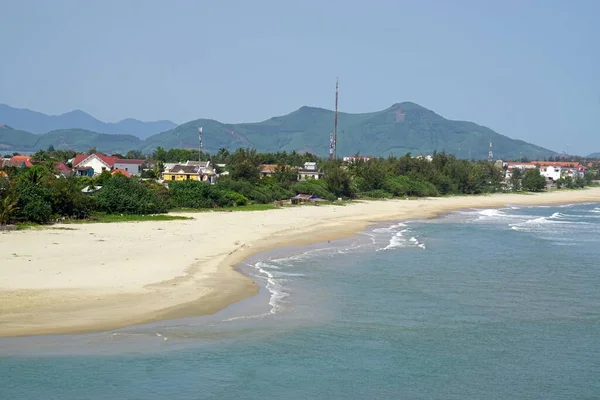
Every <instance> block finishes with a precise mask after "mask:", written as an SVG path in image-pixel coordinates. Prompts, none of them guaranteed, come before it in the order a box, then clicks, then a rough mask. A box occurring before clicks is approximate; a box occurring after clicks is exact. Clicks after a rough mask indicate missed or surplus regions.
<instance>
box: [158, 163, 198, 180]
mask: <svg viewBox="0 0 600 400" xmlns="http://www.w3.org/2000/svg"><path fill="white" fill-rule="evenodd" d="M199 169H200V167H198V166H197V165H179V164H178V165H175V166H174V167H173V168H171V169H170V170H168V171H165V172H163V180H165V181H166V182H172V181H189V180H194V181H198V180H200V173H199Z"/></svg>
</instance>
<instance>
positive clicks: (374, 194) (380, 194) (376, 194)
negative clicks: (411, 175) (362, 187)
mask: <svg viewBox="0 0 600 400" xmlns="http://www.w3.org/2000/svg"><path fill="white" fill-rule="evenodd" d="M363 196H364V197H366V198H369V199H391V198H392V197H393V196H392V195H391V194H390V193H389V192H386V191H385V190H381V189H375V190H370V191H368V192H365V193H363Z"/></svg>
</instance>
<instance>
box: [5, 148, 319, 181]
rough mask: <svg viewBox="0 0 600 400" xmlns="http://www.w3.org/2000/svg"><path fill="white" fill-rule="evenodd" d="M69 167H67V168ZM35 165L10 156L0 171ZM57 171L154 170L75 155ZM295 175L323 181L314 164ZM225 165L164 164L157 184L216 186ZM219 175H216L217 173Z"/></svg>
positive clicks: (271, 169)
mask: <svg viewBox="0 0 600 400" xmlns="http://www.w3.org/2000/svg"><path fill="white" fill-rule="evenodd" d="M67 164H69V165H70V167H69V166H68V165H67ZM33 165H34V162H33V161H32V159H31V156H13V157H12V158H5V159H0V168H1V167H8V166H12V167H19V168H30V167H32V166H33ZM55 166H56V170H57V171H58V173H59V174H60V175H62V176H65V177H66V176H89V177H93V176H98V175H100V174H102V173H103V172H105V171H109V172H110V173H111V174H113V175H116V174H122V175H124V176H126V177H131V176H141V175H142V172H143V171H144V169H148V168H151V167H153V164H152V163H151V162H149V161H147V160H132V159H122V158H119V157H115V156H108V155H105V154H100V153H94V154H77V155H76V156H75V157H74V158H73V159H71V160H69V162H68V163H63V162H56V163H55ZM278 167H279V166H278V165H277V164H262V165H260V167H259V170H260V176H261V178H264V177H269V176H273V175H274V174H275V173H276V171H277V168H278ZM285 167H287V168H289V169H290V170H292V171H295V172H296V174H297V176H298V180H299V181H307V180H311V179H320V178H322V172H321V171H320V170H319V168H318V166H317V163H316V162H306V163H304V165H303V166H302V167H293V166H289V165H288V166H285ZM225 168H226V165H225V164H216V165H213V164H211V162H210V161H185V162H180V163H165V164H164V171H163V172H162V176H161V177H160V179H159V181H160V182H162V183H165V184H167V185H168V183H169V182H177V181H185V180H197V181H202V182H207V183H216V181H217V179H218V178H219V176H224V175H228V174H229V172H228V171H226V170H225ZM219 170H220V171H222V172H220V173H219V172H217V171H219Z"/></svg>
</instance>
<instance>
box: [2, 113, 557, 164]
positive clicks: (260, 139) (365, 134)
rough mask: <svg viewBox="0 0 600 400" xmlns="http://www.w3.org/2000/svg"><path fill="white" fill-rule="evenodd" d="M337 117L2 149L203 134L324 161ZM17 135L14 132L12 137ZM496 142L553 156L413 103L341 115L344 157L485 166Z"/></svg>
mask: <svg viewBox="0 0 600 400" xmlns="http://www.w3.org/2000/svg"><path fill="white" fill-rule="evenodd" d="M333 117H334V113H333V111H330V110H325V109H322V108H314V107H301V108H300V109H298V110H296V111H294V112H292V113H290V114H287V115H284V116H279V117H274V118H271V119H268V120H266V121H262V122H255V123H241V124H225V123H221V122H218V121H215V120H210V119H198V120H195V121H190V122H187V123H185V124H182V125H180V126H177V127H176V128H174V129H171V130H169V131H166V132H162V133H159V134H156V135H153V136H150V137H149V138H147V139H146V140H139V139H137V138H136V137H133V136H119V135H106V134H99V133H94V132H90V131H83V130H74V129H70V130H59V131H53V132H50V133H49V134H47V135H38V136H37V137H38V140H37V141H36V142H35V143H34V144H32V138H31V136H29V135H31V134H27V132H25V133H21V134H20V135H22V143H21V142H20V141H19V139H17V138H14V137H13V138H11V139H10V140H9V139H5V140H4V141H0V146H2V145H4V146H7V145H8V146H9V147H10V148H12V149H14V150H16V151H17V150H22V151H25V150H35V149H40V148H41V149H45V148H47V147H48V146H49V145H50V144H52V145H53V146H54V147H55V148H67V147H69V146H71V147H72V148H75V149H77V150H87V149H88V148H90V147H96V148H97V149H98V150H100V151H105V152H113V151H120V152H123V151H127V150H130V149H139V150H143V151H145V152H150V151H152V150H153V149H155V148H156V147H158V146H161V147H163V148H165V149H168V148H174V147H179V148H196V147H197V146H198V128H199V127H203V131H204V138H203V144H204V148H205V150H207V151H209V152H216V151H218V150H219V149H220V148H227V149H229V150H233V149H236V148H238V147H254V148H256V149H258V150H259V151H283V150H286V151H292V150H296V151H308V152H313V153H317V154H319V155H321V156H326V155H327V153H328V149H329V132H331V130H332V129H333ZM16 134H17V133H16V132H14V133H13V134H12V135H13V136H14V135H16ZM5 136H7V135H5ZM8 136H10V135H8ZM8 136H7V137H8ZM0 138H1V136H0ZM490 140H491V141H492V142H493V146H494V148H493V149H494V156H495V157H496V158H503V159H515V158H519V157H528V158H532V159H533V158H539V159H543V158H546V157H548V156H551V155H553V154H555V153H554V152H553V151H551V150H548V149H544V148H542V147H539V146H536V145H533V144H530V143H527V142H524V141H521V140H514V139H511V138H509V137H506V136H503V135H500V134H498V133H496V132H494V131H492V130H491V129H489V128H486V127H483V126H480V125H477V124H474V123H472V122H465V121H451V120H447V119H445V118H443V117H441V116H439V115H438V114H436V113H434V112H433V111H431V110H428V109H426V108H423V107H421V106H419V105H417V104H414V103H408V102H407V103H399V104H394V105H393V106H392V107H390V108H388V109H386V110H382V111H377V112H372V113H365V114H348V113H340V114H339V126H338V155H339V156H344V155H352V154H355V153H357V152H360V153H361V154H364V155H371V156H387V155H390V154H394V155H397V156H401V155H404V154H406V153H407V152H411V153H412V154H414V155H416V154H428V153H432V152H433V151H436V150H437V151H446V152H448V153H454V154H456V155H457V156H458V157H462V158H476V159H482V158H487V155H488V148H489V141H490ZM19 146H26V147H28V148H27V149H26V148H19ZM5 148H7V147H5Z"/></svg>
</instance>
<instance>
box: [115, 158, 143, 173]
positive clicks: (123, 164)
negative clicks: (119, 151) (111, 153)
mask: <svg viewBox="0 0 600 400" xmlns="http://www.w3.org/2000/svg"><path fill="white" fill-rule="evenodd" d="M144 163H145V161H144V160H123V159H121V160H117V161H115V164H114V168H115V169H122V170H124V171H127V172H129V173H130V174H131V175H135V176H140V175H141V174H142V166H143V165H144Z"/></svg>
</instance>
